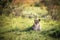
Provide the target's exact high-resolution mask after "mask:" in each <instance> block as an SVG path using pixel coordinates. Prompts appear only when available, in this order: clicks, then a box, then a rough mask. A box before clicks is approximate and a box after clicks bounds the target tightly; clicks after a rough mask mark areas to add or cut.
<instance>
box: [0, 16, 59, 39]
mask: <svg viewBox="0 0 60 40" xmlns="http://www.w3.org/2000/svg"><path fill="white" fill-rule="evenodd" d="M33 21H34V19H33V18H32V19H29V18H22V17H11V16H10V17H6V16H0V40H60V38H57V37H58V36H57V35H56V37H55V36H54V35H52V36H50V35H51V34H53V33H55V32H56V30H57V31H59V28H58V27H57V25H58V23H57V22H56V21H53V20H43V19H41V22H40V25H41V31H33V30H31V29H30V28H31V26H32V25H33ZM59 33H60V32H59Z"/></svg>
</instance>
